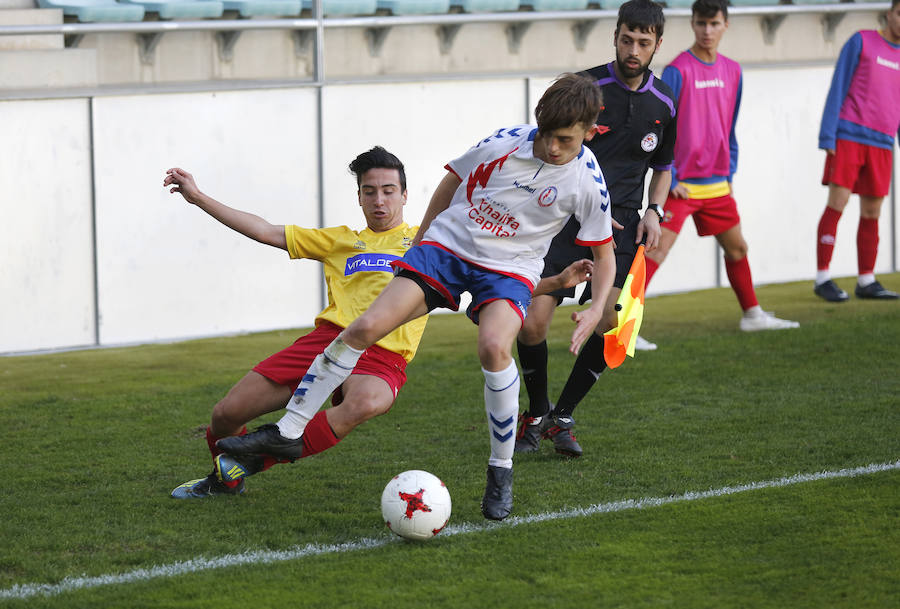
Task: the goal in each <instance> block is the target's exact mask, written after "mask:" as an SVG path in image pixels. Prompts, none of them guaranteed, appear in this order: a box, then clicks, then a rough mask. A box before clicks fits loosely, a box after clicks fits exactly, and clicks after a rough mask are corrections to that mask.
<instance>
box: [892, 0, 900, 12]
mask: <svg viewBox="0 0 900 609" xmlns="http://www.w3.org/2000/svg"><path fill="white" fill-rule="evenodd" d="M898 4H900V0H891V10H894V7H895V6H897V5H898Z"/></svg>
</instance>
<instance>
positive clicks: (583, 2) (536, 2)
mask: <svg viewBox="0 0 900 609" xmlns="http://www.w3.org/2000/svg"><path fill="white" fill-rule="evenodd" d="M521 4H522V6H530V7H531V8H533V9H534V10H536V11H580V10H584V9H586V8H587V5H588V0H521Z"/></svg>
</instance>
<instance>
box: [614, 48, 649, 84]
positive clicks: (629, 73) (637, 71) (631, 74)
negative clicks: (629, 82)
mask: <svg viewBox="0 0 900 609" xmlns="http://www.w3.org/2000/svg"><path fill="white" fill-rule="evenodd" d="M655 56H656V53H653V55H651V56H650V59H648V60H647V63H644V64H642V63H641V60H640V59H638V58H637V57H628V58H627V59H634V60H636V61H637V62H638V64H639V67H637V68H632V67H630V66H628V65H627V64H626V63H625V62H626V61H627V59H622V58H621V57H619V54H618V53H616V65H617V66H619V72H621V73H622V75H623V76H624V77H625V78H636V77H638V76H643V75H644V72H646V71H647V70H649V69H650V64H651V63H652V62H653V58H654V57H655Z"/></svg>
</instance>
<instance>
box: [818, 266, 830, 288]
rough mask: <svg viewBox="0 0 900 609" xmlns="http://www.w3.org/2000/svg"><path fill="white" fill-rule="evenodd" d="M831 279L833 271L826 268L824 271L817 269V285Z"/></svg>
mask: <svg viewBox="0 0 900 609" xmlns="http://www.w3.org/2000/svg"><path fill="white" fill-rule="evenodd" d="M829 279H831V271H829V270H828V269H825V270H824V271H816V285H822V284H823V283H825V282H826V281H828V280H829Z"/></svg>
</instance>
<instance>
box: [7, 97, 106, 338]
mask: <svg viewBox="0 0 900 609" xmlns="http://www.w3.org/2000/svg"><path fill="white" fill-rule="evenodd" d="M0 143H2V150H3V162H2V163H0V213H2V217H3V221H2V222H0V352H4V351H26V350H34V349H46V348H56V347H71V346H78V345H89V344H92V343H93V342H94V329H95V326H94V309H93V301H94V287H93V285H94V284H93V275H94V271H93V254H92V245H91V232H92V228H91V181H90V137H89V129H88V101H87V100H85V99H75V100H43V101H7V102H0Z"/></svg>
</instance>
